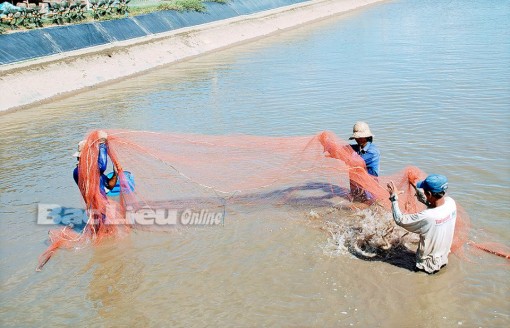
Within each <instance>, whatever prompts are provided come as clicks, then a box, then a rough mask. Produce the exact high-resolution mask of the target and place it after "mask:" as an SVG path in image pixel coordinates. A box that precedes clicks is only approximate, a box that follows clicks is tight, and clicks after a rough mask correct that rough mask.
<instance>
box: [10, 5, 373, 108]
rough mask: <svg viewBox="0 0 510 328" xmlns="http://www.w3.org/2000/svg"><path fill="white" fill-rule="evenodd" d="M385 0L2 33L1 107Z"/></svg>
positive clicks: (167, 14) (169, 14) (213, 11)
mask: <svg viewBox="0 0 510 328" xmlns="http://www.w3.org/2000/svg"><path fill="white" fill-rule="evenodd" d="M381 1H382V0H311V1H305V0H230V1H229V2H228V3H226V4H219V3H214V2H206V3H205V6H206V12H205V13H198V12H177V11H160V12H153V13H150V14H146V15H140V16H136V17H127V18H122V19H117V20H110V21H100V22H91V23H84V24H77V25H67V26H52V27H47V28H41V29H36V30H29V31H26V32H17V33H10V34H3V35H0V90H1V94H2V96H1V97H0V112H6V111H10V110H15V109H21V108H24V107H28V106H30V105H34V104H37V103H42V102H46V101H50V100H52V99H55V98H57V97H64V96H69V95H72V94H74V93H76V92H80V91H81V90H83V89H87V88H91V87H95V86H100V85H102V84H104V83H108V82H112V81H115V80H118V79H122V78H125V77H128V76H132V75H135V74H138V73H141V72H144V71H147V70H150V69H153V68H156V67H158V66H161V65H166V64H170V63H172V62H176V61H181V60H185V59H188V58H192V57H195V56H198V55H201V54H204V53H207V52H211V51H215V50H219V49H223V48H226V47H229V46H232V45H235V44H239V43H242V42H247V41H249V40H253V39H256V38H260V37H264V36H267V35H270V34H273V33H276V32H279V31H281V30H285V29H290V28H292V27H296V26H299V25H302V24H305V23H309V22H312V21H316V20H320V19H323V18H327V17H329V16H332V15H336V14H340V13H344V12H348V11H350V10H354V9H358V8H361V7H364V6H367V5H370V4H373V3H376V2H381Z"/></svg>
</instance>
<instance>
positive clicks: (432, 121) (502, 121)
mask: <svg viewBox="0 0 510 328" xmlns="http://www.w3.org/2000/svg"><path fill="white" fill-rule="evenodd" d="M508 17H510V7H509V6H508V3H507V2H505V1H496V0H483V1H482V0H478V1H477V0H474V1H469V2H466V1H447V2H446V1H443V2H437V1H428V0H422V1H418V0H411V1H405V2H404V1H393V2H388V3H384V4H381V5H377V6H373V7H371V8H369V9H366V10H364V11H362V12H355V13H350V14H348V15H344V16H339V17H336V18H333V19H330V20H326V21H322V22H320V23H317V24H314V25H310V26H306V27H303V28H300V29H297V30H295V31H290V32H285V33H283V34H281V35H277V36H274V37H271V38H268V39H266V40H260V41H257V42H254V43H251V44H247V45H243V46H240V47H237V48H234V49H230V50H226V51H222V52H219V53H216V54H212V55H208V56H204V57H200V58H196V59H194V60H191V61H188V62H183V63H180V64H177V65H173V66H169V67H164V68H161V69H158V70H155V71H153V72H150V73H149V74H147V75H143V76H139V77H136V78H133V79H130V80H126V81H123V82H120V83H116V84H114V85H111V86H108V87H101V88H97V89H93V90H90V91H87V92H84V93H82V94H79V95H76V96H74V97H71V98H67V99H64V100H60V101H55V102H52V103H50V104H47V105H44V106H37V107H34V108H32V109H28V110H25V111H20V112H16V113H11V114H8V115H3V116H2V124H1V126H0V140H1V141H0V157H1V161H0V181H1V182H2V183H1V184H0V192H1V203H2V207H1V208H0V252H1V255H2V256H1V258H0V265H1V266H2V270H1V271H0V274H1V280H2V285H1V296H2V297H1V304H2V307H1V310H0V311H1V315H2V319H1V320H2V321H1V322H2V326H35V325H39V324H40V323H41V318H44V320H45V321H44V322H45V323H46V324H47V325H54V324H57V325H67V324H78V325H85V322H92V324H93V325H97V326H102V325H105V326H111V325H119V324H120V325H130V326H131V325H141V326H161V325H169V324H175V325H179V326H182V325H195V326H198V325H201V326H205V325H211V326H220V325H221V326H223V325H232V326H246V325H268V326H269V325H271V326H282V325H303V326H349V325H351V324H352V325H358V326H365V327H366V326H380V325H384V326H404V327H407V326H416V325H417V322H423V323H424V324H423V325H424V326H430V327H439V326H441V327H443V326H447V327H449V326H458V325H460V324H462V325H466V326H483V327H486V326H490V327H504V326H508V325H509V323H510V313H509V310H508V309H510V303H509V299H508V296H507V295H508V294H509V293H510V290H509V287H508V284H507V281H508V278H509V277H510V275H509V270H508V262H504V260H500V259H498V258H496V257H491V256H487V255H480V256H481V259H479V261H477V262H478V263H480V262H481V263H482V264H483V265H475V264H474V263H469V262H465V261H463V260H461V259H459V258H457V257H455V256H452V257H451V259H450V263H449V265H448V268H447V270H445V271H444V272H441V273H440V274H439V275H437V276H434V277H427V276H425V275H420V274H415V273H412V272H410V271H408V270H404V269H402V268H401V267H400V266H399V265H396V264H395V263H394V264H395V265H392V264H391V263H384V262H379V261H375V262H374V261H363V260H360V259H357V258H354V257H352V256H351V255H350V253H349V252H344V251H342V250H341V249H339V248H338V247H337V248H335V245H336V244H335V242H337V241H338V238H341V237H345V235H342V234H338V232H339V231H341V230H338V229H337V230H331V231H332V232H333V235H330V234H329V233H328V232H327V231H324V228H327V226H322V225H319V226H318V225H317V224H316V222H311V221H310V219H309V210H308V211H305V210H304V209H300V208H296V209H295V210H294V211H289V212H285V213H284V214H282V213H281V212H278V211H277V210H274V209H270V208H267V209H255V208H254V209H253V210H252V211H247V212H240V211H235V209H228V210H229V211H230V212H231V215H229V216H227V218H226V221H225V225H224V226H223V227H222V228H219V229H183V230H176V231H171V232H167V233H154V232H147V231H135V232H133V233H132V234H131V236H130V237H128V238H126V239H123V240H118V241H112V243H111V244H108V245H104V246H101V247H97V248H91V247H89V248H85V249H81V250H76V251H63V252H60V253H58V254H57V255H56V256H55V257H54V258H53V259H52V261H51V262H50V264H49V265H48V266H47V268H45V270H44V271H43V272H41V273H40V274H35V273H34V272H33V270H34V268H35V265H36V262H37V256H38V255H39V254H40V253H41V252H42V251H43V250H44V249H45V244H44V239H45V238H46V233H47V227H46V226H37V225H35V224H34V222H35V217H36V204H37V203H39V202H43V203H50V204H51V203H55V204H60V205H62V206H65V207H71V208H81V207H83V204H82V203H81V202H82V201H81V198H80V195H79V192H78V191H77V189H76V186H75V184H74V181H73V179H72V175H71V173H72V169H73V166H74V161H75V159H74V158H72V156H71V154H72V153H73V152H74V151H75V147H76V143H77V142H78V141H79V140H81V139H82V137H83V136H84V135H85V134H86V132H87V131H89V130H92V129H97V128H107V129H113V128H123V129H133V130H150V131H172V132H190V133H204V134H235V133H246V134H259V135H314V134H316V133H317V132H319V131H322V130H332V131H334V132H336V133H337V134H338V135H339V136H342V137H345V138H346V137H348V136H349V135H350V132H351V131H350V129H351V127H352V125H353V123H354V122H355V121H358V120H365V121H368V122H369V123H370V126H371V129H372V130H373V132H374V133H375V135H376V139H375V141H376V142H377V144H378V146H379V148H380V149H381V151H382V156H383V158H382V173H383V174H384V175H387V174H391V173H394V172H396V171H398V170H400V169H402V168H403V167H404V166H406V165H416V166H419V167H420V168H422V169H423V170H425V171H426V172H429V173H443V174H445V175H447V176H448V177H449V178H450V185H451V186H450V193H451V195H452V197H454V198H455V199H456V200H457V201H458V202H460V203H461V204H462V205H463V206H464V208H465V209H466V210H467V211H468V213H469V214H470V216H471V218H472V221H473V227H474V230H473V236H472V237H473V238H476V237H477V236H490V238H491V239H493V240H495V241H498V242H503V243H506V244H509V240H510V229H509V226H508V213H507V211H508V208H509V205H510V203H509V198H508V194H509V192H510V188H509V187H508V186H509V185H510V170H508V160H510V153H509V149H510V137H509V136H508V126H509V123H510V111H509V110H508V108H510V66H509V65H508V63H509V62H510V41H509V40H510V38H509V37H508V31H510V20H509V19H508ZM352 219H353V217H352V215H350V214H349V213H348V212H342V213H340V214H338V216H335V217H333V218H331V220H330V222H333V223H334V222H343V223H345V222H346V221H348V220H352ZM335 220H337V221H335ZM363 222H364V223H366V222H367V221H363ZM353 226H354V225H351V226H349V229H350V228H352V227H353ZM318 228H319V229H318ZM326 230H327V229H326ZM335 238H336V239H335ZM20 254H22V256H20ZM49 314H51V315H49ZM404 314H405V315H404Z"/></svg>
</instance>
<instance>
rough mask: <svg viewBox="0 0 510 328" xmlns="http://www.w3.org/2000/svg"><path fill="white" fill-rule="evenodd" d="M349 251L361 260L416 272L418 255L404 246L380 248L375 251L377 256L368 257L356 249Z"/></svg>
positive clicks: (350, 248)
mask: <svg viewBox="0 0 510 328" xmlns="http://www.w3.org/2000/svg"><path fill="white" fill-rule="evenodd" d="M349 251H350V253H351V254H352V255H354V256H356V257H357V258H359V259H361V260H365V261H380V262H385V263H389V264H391V265H394V266H397V267H399V268H403V269H407V270H409V271H412V272H415V271H416V253H415V252H413V251H411V250H410V249H409V248H407V247H405V246H404V245H397V246H395V247H391V248H390V249H388V250H385V249H380V248H379V249H377V250H376V251H375V256H366V255H364V254H363V253H361V252H360V251H359V250H358V249H356V248H354V247H349Z"/></svg>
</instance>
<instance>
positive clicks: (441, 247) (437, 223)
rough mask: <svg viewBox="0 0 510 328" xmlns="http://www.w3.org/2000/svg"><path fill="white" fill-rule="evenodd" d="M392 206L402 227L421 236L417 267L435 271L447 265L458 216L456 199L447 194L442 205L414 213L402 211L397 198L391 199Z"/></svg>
mask: <svg viewBox="0 0 510 328" xmlns="http://www.w3.org/2000/svg"><path fill="white" fill-rule="evenodd" d="M391 208H392V211H393V219H394V220H395V222H396V223H397V224H398V225H399V226H401V227H402V228H404V229H406V230H408V231H410V232H414V233H417V234H419V235H420V244H419V246H418V250H417V252H416V267H417V268H419V269H421V270H425V271H426V272H429V273H432V272H435V271H438V270H439V269H440V268H441V267H442V266H443V265H446V264H447V263H448V254H449V253H450V247H451V246H452V241H453V233H454V231H455V221H456V219H457V205H456V204H455V201H454V200H453V199H452V198H450V197H445V203H444V204H443V205H441V206H439V207H435V208H428V209H426V210H424V211H422V212H420V213H415V214H402V212H401V211H400V208H399V206H398V201H396V200H395V201H392V202H391Z"/></svg>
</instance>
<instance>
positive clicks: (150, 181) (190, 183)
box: [38, 130, 509, 270]
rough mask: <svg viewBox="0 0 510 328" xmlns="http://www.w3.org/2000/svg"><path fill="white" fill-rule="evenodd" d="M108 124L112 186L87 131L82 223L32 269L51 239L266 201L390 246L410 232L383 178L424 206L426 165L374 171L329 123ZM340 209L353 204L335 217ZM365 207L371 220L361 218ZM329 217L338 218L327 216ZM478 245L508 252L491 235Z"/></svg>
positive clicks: (407, 208) (217, 213)
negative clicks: (206, 127)
mask: <svg viewBox="0 0 510 328" xmlns="http://www.w3.org/2000/svg"><path fill="white" fill-rule="evenodd" d="M107 132H108V139H107V147H108V155H109V158H110V163H111V164H114V165H115V166H116V167H117V168H118V171H119V173H118V176H119V178H118V180H119V181H118V186H117V189H119V190H118V195H116V196H111V195H109V196H105V195H104V193H103V192H101V190H100V174H99V169H98V153H99V144H100V142H101V140H100V138H99V132H98V131H93V132H91V133H90V134H89V135H88V137H87V139H86V143H85V146H84V148H83V150H82V153H81V157H80V161H79V167H80V169H79V190H80V192H81V194H82V196H83V199H84V202H85V205H86V210H87V222H86V224H85V226H84V228H83V229H82V231H76V230H73V229H71V228H69V227H65V228H63V229H60V230H54V231H50V243H51V244H50V246H49V248H48V249H47V250H46V252H44V253H43V254H42V255H41V257H40V259H39V266H38V270H40V269H41V268H42V267H43V265H44V264H45V263H46V262H47V261H48V260H49V259H50V257H51V256H52V255H53V254H54V252H55V251H56V250H57V249H58V248H72V247H76V246H78V245H80V244H82V243H96V244H97V243H100V242H101V241H102V240H103V239H104V238H118V237H121V236H123V235H125V234H127V233H129V230H130V229H132V228H136V229H145V230H156V231H157V230H168V229H175V228H176V227H178V226H179V225H186V224H190V223H191V224H201V225H208V224H218V223H220V224H221V223H223V219H224V217H225V213H226V212H227V211H229V210H233V209H235V211H237V212H238V213H241V214H242V211H251V212H253V211H258V210H262V209H267V208H271V209H272V210H275V211H281V212H289V213H292V215H296V213H305V215H307V216H309V217H310V218H311V219H313V220H314V221H315V222H319V221H321V222H322V223H321V227H322V228H325V229H326V230H328V228H327V225H328V224H329V225H335V224H336V225H337V228H338V227H340V226H344V228H346V229H350V231H351V232H352V233H351V236H355V237H353V239H352V240H349V241H346V240H343V241H339V238H336V241H337V242H340V243H349V244H352V245H357V246H360V245H359V240H360V238H359V236H363V238H361V239H363V240H364V242H365V245H361V246H360V247H361V248H363V249H364V250H365V251H366V250H367V249H368V248H369V247H372V248H381V247H382V248H385V249H391V248H396V247H401V246H402V245H405V241H406V240H405V238H410V239H409V240H408V241H410V242H412V241H413V240H412V238H413V237H412V235H413V234H407V233H406V232H405V231H404V230H403V229H401V228H400V227H397V226H396V225H395V224H394V223H393V222H392V221H391V214H390V206H391V204H390V202H389V200H388V196H389V195H388V192H387V190H386V184H387V182H389V181H390V180H392V181H394V183H395V184H396V186H397V187H398V189H399V190H400V191H402V192H403V194H401V195H399V204H400V207H401V209H402V211H403V212H404V213H413V212H417V211H420V210H422V209H424V205H422V204H421V203H419V202H418V201H417V200H416V197H415V190H414V188H413V187H412V186H411V182H412V183H415V182H416V181H417V180H418V179H423V178H424V177H425V176H426V174H425V173H424V172H423V171H421V170H420V169H418V168H416V167H407V168H405V169H403V170H402V171H401V172H398V173H396V174H393V175H391V176H383V177H378V178H375V177H373V176H371V175H369V174H368V173H367V172H366V168H365V163H364V161H363V159H362V158H361V157H359V156H358V155H357V154H356V153H355V152H354V151H353V150H352V148H351V147H350V146H349V144H348V143H347V142H346V141H344V140H342V139H340V138H338V137H337V136H336V135H335V134H333V133H331V132H322V133H320V134H318V135H316V136H312V137H310V136H302V137H265V136H248V135H228V136H214V135H207V136H206V135H193V134H173V133H157V132H147V131H124V130H111V131H107ZM111 164H110V166H111ZM128 172H129V173H128ZM353 184H354V185H356V186H358V187H359V188H361V189H362V190H364V191H365V194H366V195H369V197H366V198H365V200H364V201H363V203H359V202H353V200H355V199H356V195H353V194H352V193H351V186H352V185H353ZM458 207H459V211H458V212H459V213H458V217H457V225H456V231H455V240H454V242H453V245H452V251H453V252H455V253H456V254H459V255H462V252H463V249H464V248H465V247H463V246H465V245H467V244H468V241H469V240H468V233H469V230H470V223H469V217H468V216H467V214H466V213H465V212H464V211H463V210H462V208H461V207H460V206H458ZM339 211H343V212H345V211H351V213H352V212H353V211H354V212H355V213H357V214H356V215H354V216H353V215H351V216H350V218H349V219H348V220H347V219H345V220H342V218H343V216H342V215H339V213H340V212H339ZM367 211H368V212H367ZM367 213H368V214H367ZM369 215H370V216H375V218H376V220H371V221H369V220H367V219H366V217H367V216H369ZM331 217H336V220H334V222H333V220H327V219H328V218H331ZM330 228H331V227H330ZM329 231H330V232H331V231H339V230H338V229H336V230H334V229H333V230H332V229H329ZM344 231H345V229H344ZM344 237H345V235H344ZM414 238H415V236H414ZM471 243H472V242H471ZM472 244H473V245H474V243H472ZM476 245H478V244H476ZM498 247H499V246H498ZM480 248H484V249H487V250H488V251H490V252H493V253H500V254H498V255H501V256H507V254H509V253H508V252H507V250H505V249H496V246H495V245H485V246H480ZM358 249H359V247H358ZM360 251H363V250H360Z"/></svg>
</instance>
